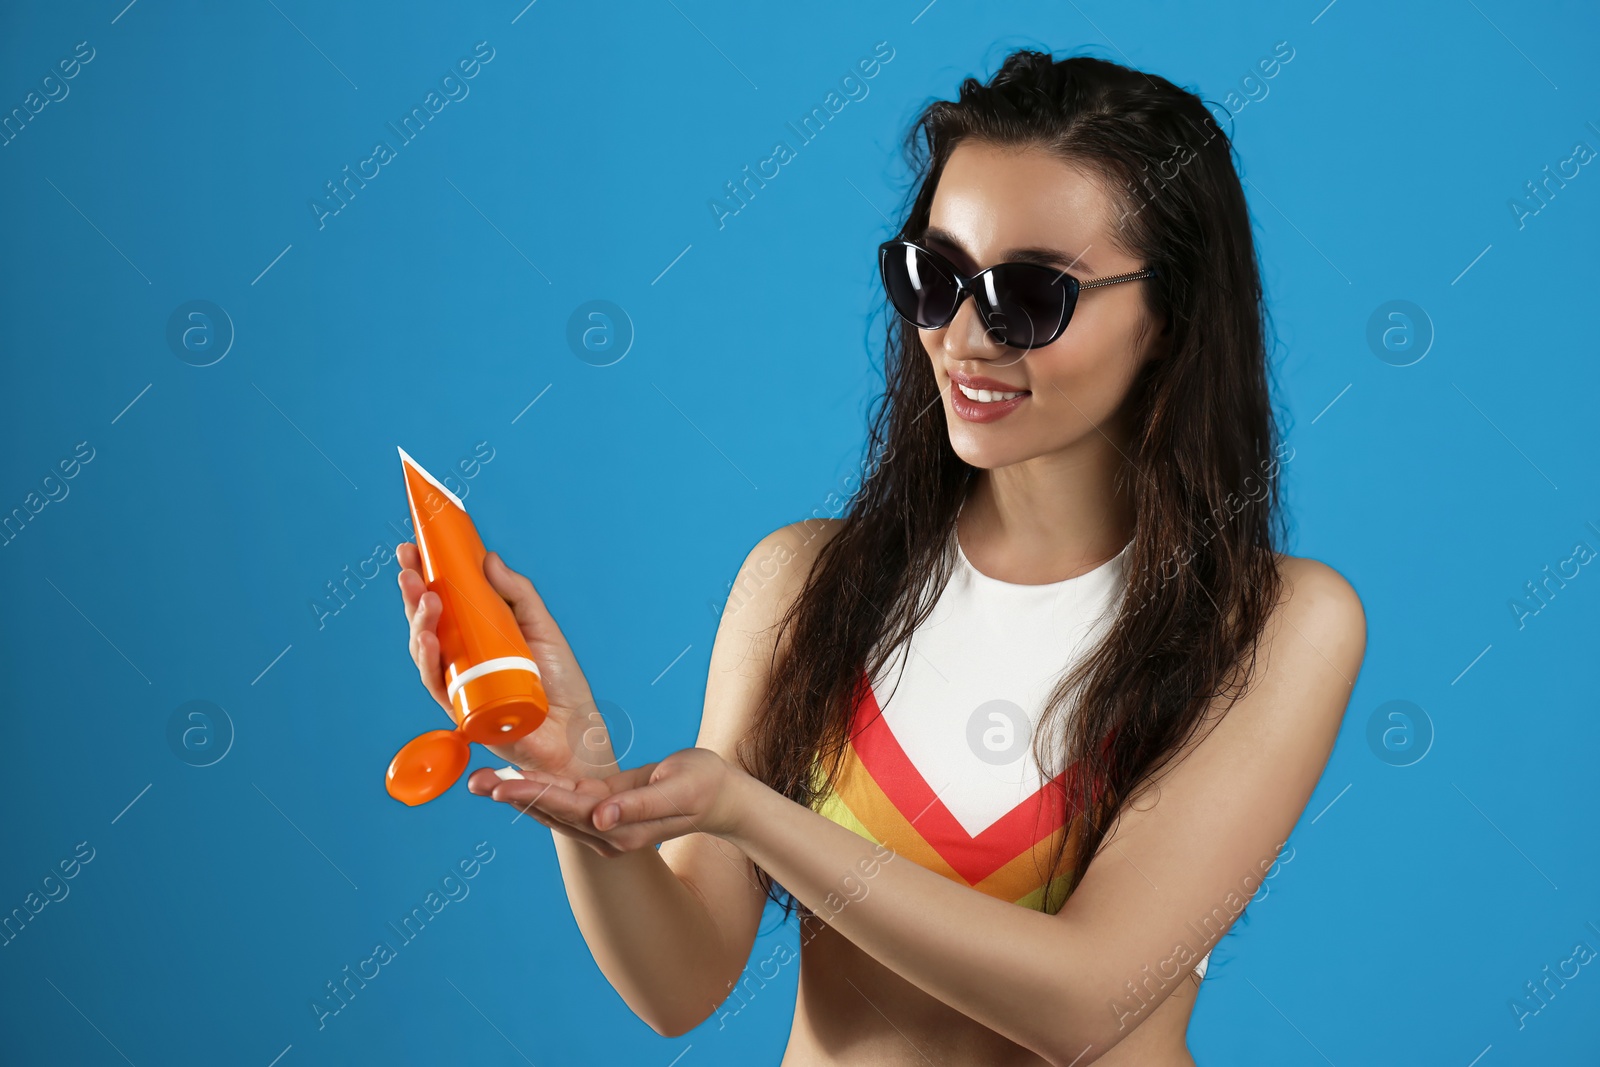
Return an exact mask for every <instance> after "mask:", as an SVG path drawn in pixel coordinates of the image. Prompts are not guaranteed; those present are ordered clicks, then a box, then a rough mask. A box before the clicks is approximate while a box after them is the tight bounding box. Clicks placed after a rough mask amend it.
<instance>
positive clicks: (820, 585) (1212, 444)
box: [741, 49, 1287, 916]
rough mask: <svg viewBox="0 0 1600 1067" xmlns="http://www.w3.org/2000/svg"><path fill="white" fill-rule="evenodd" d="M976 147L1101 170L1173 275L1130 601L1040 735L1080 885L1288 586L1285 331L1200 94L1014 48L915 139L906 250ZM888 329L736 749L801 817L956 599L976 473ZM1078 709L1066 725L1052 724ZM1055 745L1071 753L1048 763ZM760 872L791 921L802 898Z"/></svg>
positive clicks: (1142, 465) (1145, 430) (1124, 488)
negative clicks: (852, 733)
mask: <svg viewBox="0 0 1600 1067" xmlns="http://www.w3.org/2000/svg"><path fill="white" fill-rule="evenodd" d="M969 138H970V139H972V140H973V141H976V142H982V143H986V144H993V145H997V146H1002V147H1022V146H1036V147H1042V148H1045V149H1048V150H1050V151H1052V152H1054V153H1056V154H1057V155H1058V156H1059V157H1061V158H1064V159H1067V160H1069V161H1071V162H1073V163H1075V164H1077V165H1080V166H1085V167H1087V168H1089V169H1091V171H1092V172H1093V173H1095V174H1096V175H1097V176H1099V177H1100V178H1101V179H1102V180H1103V182H1104V183H1105V187H1106V188H1107V189H1108V190H1110V191H1111V192H1112V193H1113V195H1114V196H1115V197H1116V201H1117V203H1118V205H1119V207H1120V208H1121V209H1122V214H1121V216H1120V219H1119V221H1118V225H1117V229H1116V237H1115V240H1116V241H1117V243H1118V244H1119V245H1121V246H1122V247H1123V249H1124V250H1125V251H1126V252H1128V254H1129V255H1131V256H1134V257H1136V259H1137V261H1138V262H1139V263H1141V264H1142V265H1144V266H1147V267H1153V268H1155V270H1156V271H1157V272H1158V275H1159V277H1158V278H1156V279H1153V280H1149V281H1146V282H1144V283H1143V284H1142V285H1141V286H1140V288H1141V290H1142V291H1143V292H1144V293H1145V294H1146V300H1147V305H1148V308H1149V310H1150V312H1151V313H1152V321H1154V322H1161V321H1163V320H1166V321H1167V322H1168V323H1169V324H1170V327H1169V328H1170V330H1171V331H1172V335H1171V339H1170V340H1171V346H1170V349H1169V350H1168V354H1167V355H1166V356H1164V357H1163V358H1158V359H1153V360H1150V361H1149V362H1148V363H1147V364H1146V365H1145V366H1144V368H1143V370H1142V371H1141V372H1140V375H1139V376H1138V377H1137V378H1136V380H1135V381H1134V383H1133V385H1132V387H1131V389H1130V392H1129V395H1128V397H1127V398H1126V401H1125V403H1126V404H1127V405H1129V408H1128V413H1129V415H1130V416H1131V418H1130V425H1131V426H1133V427H1134V432H1133V442H1132V448H1131V453H1129V454H1126V460H1127V462H1126V463H1125V464H1124V465H1123V468H1122V470H1121V471H1120V473H1119V475H1118V478H1119V483H1118V491H1119V492H1127V493H1128V494H1130V497H1131V499H1132V500H1133V501H1134V503H1135V516H1136V520H1135V521H1136V529H1135V533H1134V537H1133V541H1132V544H1131V546H1130V547H1129V548H1128V550H1127V553H1126V556H1125V567H1126V573H1127V575H1128V576H1129V582H1128V587H1127V590H1126V593H1125V595H1124V596H1123V597H1122V599H1121V603H1120V607H1119V608H1118V611H1117V614H1116V615H1115V617H1114V619H1112V620H1111V623H1110V626H1109V629H1108V630H1107V631H1106V632H1105V636H1104V638H1103V639H1102V640H1101V641H1100V642H1099V644H1098V645H1097V646H1096V647H1095V648H1094V649H1093V650H1092V653H1091V654H1090V655H1089V656H1087V657H1086V658H1085V659H1083V660H1082V661H1080V662H1079V663H1078V665H1077V666H1076V667H1075V668H1074V669H1073V670H1072V671H1071V672H1070V674H1069V675H1067V676H1065V677H1063V678H1062V679H1061V681H1060V682H1059V684H1058V685H1057V686H1056V688H1055V690H1054V692H1053V693H1052V694H1051V697H1050V700H1049V702H1048V704H1047V707H1046V711H1045V716H1046V718H1045V720H1044V721H1041V722H1040V724H1039V726H1038V728H1037V729H1036V731H1035V734H1034V757H1035V758H1036V759H1037V760H1038V761H1039V766H1040V768H1041V770H1043V771H1044V772H1045V773H1044V778H1045V779H1046V781H1053V776H1054V775H1055V774H1057V773H1059V770H1060V769H1061V768H1064V767H1070V768H1072V770H1071V772H1070V773H1068V774H1066V775H1064V776H1062V777H1063V778H1064V781H1060V782H1056V783H1055V785H1054V786H1053V787H1054V788H1059V789H1060V790H1061V791H1062V792H1063V793H1064V794H1066V795H1065V796H1064V797H1063V798H1062V799H1063V801H1064V802H1065V805H1066V810H1067V811H1068V812H1069V813H1071V815H1072V818H1071V819H1070V823H1071V830H1070V832H1069V833H1064V834H1062V835H1061V836H1060V846H1059V848H1058V849H1057V850H1056V862H1055V864H1053V865H1052V866H1051V868H1050V870H1051V872H1052V873H1056V872H1061V873H1067V872H1070V875H1071V877H1070V879H1068V880H1067V888H1068V892H1069V893H1070V891H1071V888H1073V887H1075V886H1076V885H1077V884H1078V883H1079V881H1081V879H1082V877H1083V874H1084V872H1085V870H1086V869H1087V868H1088V866H1089V863H1090V861H1091V860H1092V859H1093V857H1094V855H1095V853H1096V852H1097V850H1098V849H1099V848H1100V846H1101V844H1102V843H1103V841H1104V839H1105V836H1106V834H1107V833H1108V831H1109V829H1110V825H1111V824H1110V819H1111V817H1113V816H1114V814H1115V813H1117V812H1119V811H1120V810H1121V809H1122V808H1123V806H1124V805H1125V803H1126V802H1127V800H1128V799H1129V798H1130V797H1132V796H1133V795H1135V794H1136V793H1137V792H1138V790H1139V788H1140V787H1141V786H1142V785H1143V784H1144V783H1146V782H1147V781H1148V780H1149V779H1151V778H1152V777H1153V776H1154V775H1155V774H1156V773H1157V772H1158V771H1160V770H1161V769H1162V768H1163V767H1165V766H1166V765H1167V764H1168V763H1169V762H1170V761H1171V759H1172V757H1173V756H1174V754H1175V753H1176V752H1178V751H1179V750H1180V749H1182V748H1183V746H1184V744H1185V743H1186V742H1187V741H1189V740H1190V739H1192V738H1193V737H1194V736H1196V733H1197V731H1198V729H1199V727H1200V726H1201V724H1202V722H1204V721H1206V718H1207V716H1206V712H1207V709H1208V707H1209V706H1211V705H1212V703H1213V701H1214V700H1215V699H1216V698H1218V697H1222V698H1224V703H1223V705H1222V706H1223V707H1226V706H1227V705H1229V704H1231V703H1232V701H1233V700H1236V699H1237V698H1238V696H1239V695H1241V694H1242V693H1243V691H1244V688H1245V686H1246V684H1247V683H1248V681H1249V679H1250V676H1251V675H1252V674H1253V673H1254V663H1255V649H1256V642H1257V639H1258V637H1259V636H1260V634H1261V631H1262V629H1263V627H1264V624H1265V622H1266V619H1267V617H1268V614H1269V613H1270V611H1271V609H1272V607H1273V606H1274V605H1275V604H1276V603H1277V601H1278V598H1279V596H1280V594H1281V592H1282V577H1281V575H1280V574H1279V572H1278V563H1277V558H1276V555H1275V552H1276V547H1275V546H1276V545H1277V544H1281V543H1284V541H1285V540H1286V538H1287V529H1286V528H1285V527H1284V519H1283V516H1282V511H1281V508H1280V499H1279V497H1280V494H1279V488H1278V477H1277V474H1278V468H1279V459H1280V456H1281V455H1282V451H1281V448H1280V441H1279V434H1278V428H1277V425H1276V422H1275V420H1274V417H1273V411H1272V407H1271V402H1270V397H1269V381H1268V373H1269V367H1268V359H1267V350H1266V341H1265V338H1266V335H1267V331H1266V329H1265V325H1266V320H1267V317H1268V316H1267V309H1266V306H1265V304H1264V301H1263V299H1262V292H1261V280H1260V275H1259V273H1258V269H1257V265H1256V255H1255V246H1254V242H1253V240H1252V235H1251V229H1250V216H1249V210H1248V207H1247V206H1246V203H1245V198H1244V192H1243V190H1242V189H1241V187H1240V182H1239V176H1238V174H1237V172H1236V170H1235V166H1234V162H1233V156H1232V144H1231V142H1230V140H1229V138H1228V137H1227V136H1226V135H1225V134H1224V133H1223V132H1222V130H1221V128H1220V127H1219V126H1218V124H1217V122H1216V120H1215V118H1214V117H1213V115H1212V113H1211V111H1210V110H1208V108H1207V106H1206V105H1205V104H1204V103H1203V102H1202V101H1201V99H1200V98H1199V97H1197V96H1195V95H1194V94H1192V93H1190V92H1187V91H1185V90H1183V89H1180V88H1178V87H1177V86H1176V85H1174V84H1172V83H1171V82H1169V81H1167V80H1166V79H1164V78H1160V77H1157V76H1155V75H1151V74H1145V73H1143V72H1140V71H1137V70H1132V69H1129V68H1128V67H1124V66H1121V65H1119V64H1116V63H1112V62H1109V61H1106V60H1103V59H1098V58H1092V57H1088V56H1071V57H1067V58H1063V59H1060V60H1055V59H1053V58H1052V57H1051V56H1050V55H1049V54H1048V53H1045V52H1039V51H1034V50H1029V49H1021V50H1018V51H1015V52H1013V53H1011V54H1010V55H1009V56H1007V57H1006V59H1005V61H1004V63H1003V64H1002V65H1001V67H1000V69H999V71H998V72H997V73H996V74H995V75H994V76H993V77H992V78H991V79H990V80H989V82H988V83H987V84H985V83H983V82H980V81H979V80H978V79H976V78H968V79H966V80H964V81H963V82H962V84H961V89H960V94H959V98H958V99H957V100H955V101H953V102H952V101H945V100H938V101H934V102H933V103H931V104H929V105H928V106H927V107H926V108H924V109H923V111H922V112H921V114H920V116H919V117H918V119H917V120H916V122H915V124H914V125H913V127H912V128H911V129H910V130H909V131H908V133H907V135H906V138H905V143H904V152H905V157H906V159H907V161H908V162H909V163H910V165H911V169H912V172H913V175H914V179H913V182H912V187H911V191H910V193H909V197H908V200H909V203H908V206H907V207H906V210H905V214H904V218H905V222H904V225H903V226H901V228H900V231H899V234H898V235H897V236H898V237H900V238H902V239H906V240H916V239H917V238H919V237H920V236H921V234H922V233H923V231H924V230H925V229H926V227H927V225H928V220H929V209H930V206H931V204H932V201H933V194H934V190H935V188H936V186H937V185H938V182H939V177H940V175H941V173H942V172H943V170H944V166H945V163H946V162H947V161H948V160H949V158H950V154H951V151H952V150H953V149H954V148H955V146H956V145H957V144H959V143H961V142H962V141H964V140H967V139H969ZM886 319H887V321H888V331H887V338H886V355H885V365H884V375H885V380H886V389H885V393H884V395H883V397H882V398H881V401H880V402H879V404H878V406H877V408H876V409H875V411H874V413H873V415H872V419H871V428H870V437H869V442H868V444H869V447H868V453H867V455H868V462H867V465H866V469H867V470H868V471H869V472H870V473H869V475H868V476H867V477H866V478H865V479H864V480H863V483H862V485H861V487H860V489H859V491H858V492H857V493H856V494H855V495H854V496H853V497H852V498H851V500H850V502H849V505H848V507H847V508H846V510H845V512H844V515H843V516H842V519H843V521H842V523H840V524H839V526H838V528H837V530H836V531H834V532H833V536H832V537H831V538H830V539H828V540H827V541H826V543H825V544H824V545H823V546H822V548H821V549H820V550H819V552H818V554H817V557H816V559H815V562H814V563H813V565H812V568H811V570H810V572H809V574H808V576H807V578H806V580H805V583H804V585H803V588H802V589H801V591H800V593H799V594H798V596H797V598H796V599H795V600H794V602H793V603H792V604H791V605H790V607H789V609H788V611H787V612H786V614H785V615H784V617H783V618H782V619H781V620H780V621H779V623H778V624H777V625H778V627H779V644H780V646H781V644H782V637H783V635H784V631H785V630H787V629H790V628H792V631H793V632H792V634H791V635H790V642H789V646H788V651H787V654H786V655H784V656H782V657H776V658H775V662H774V664H773V666H772V670H771V672H770V676H769V682H768V687H767V692H766V698H765V701H764V703H763V706H762V708H761V710H760V712H759V713H758V717H757V720H756V722H755V724H754V726H753V728H752V731H751V733H750V735H749V736H748V738H747V739H746V740H745V743H744V745H743V746H742V748H741V759H742V760H743V761H744V762H745V764H746V766H747V767H748V768H749V770H750V772H751V773H752V774H753V775H754V776H755V777H757V778H758V779H759V780H761V781H764V782H765V783H767V784H768V785H769V786H771V787H772V788H773V789H775V790H777V791H779V792H781V793H782V794H783V795H785V796H787V797H789V798H790V799H792V800H795V801H797V802H798V803H801V804H805V805H807V806H815V805H816V803H817V802H818V801H819V800H820V799H821V796H822V795H823V794H822V792H821V791H820V790H819V789H818V788H817V787H816V781H815V780H814V778H813V770H814V769H813V761H816V762H817V765H818V766H819V767H821V768H822V769H823V770H824V772H825V775H826V780H827V782H829V783H831V782H832V780H833V779H834V777H835V775H836V773H837V772H838V770H839V767H840V760H841V757H842V755H843V750H844V743H845V741H846V738H847V736H848V731H849V726H850V719H851V715H852V713H853V710H854V707H853V704H854V698H855V696H856V694H857V686H858V684H859V683H860V682H861V680H862V678H863V674H864V673H865V675H866V676H868V677H876V676H877V674H878V671H879V670H880V669H881V668H882V667H883V666H884V665H885V663H886V662H887V660H888V659H889V657H890V656H892V655H896V654H898V652H899V650H900V647H901V644H902V642H904V641H906V640H908V639H909V637H910V635H911V633H912V631H913V630H914V629H915V627H916V626H917V625H919V624H920V623H921V622H922V621H923V620H924V619H925V618H926V617H927V615H928V613H929V612H930V611H931V610H932V608H933V605H934V602H935V600H936V599H937V597H938V594H939V593H940V591H941V590H942V589H943V588H944V586H945V583H946V581H947V580H948V578H949V576H950V573H951V569H952V567H953V566H954V553H953V550H952V544H953V538H952V531H953V529H954V524H955V518H956V513H957V511H958V510H959V508H960V506H961V504H962V502H963V500H964V499H965V497H966V493H967V491H968V488H969V485H970V483H971V480H972V478H973V477H974V476H975V473H976V468H974V467H972V466H970V465H969V464H967V463H966V462H965V461H963V460H962V459H961V458H960V457H958V456H957V455H956V453H955V452H954V450H953V449H952V448H951V446H950V442H949V437H948V431H947V428H946V426H945V420H944V418H943V417H942V412H943V409H942V405H940V412H939V413H938V414H934V413H932V412H929V410H928V409H929V408H931V407H934V406H936V405H939V402H940V394H939V390H938V387H937V385H936V383H935V379H934V376H933V371H932V368H931V366H930V359H929V357H928V353H927V351H926V349H924V347H923V345H922V342H921V339H920V337H919V336H918V334H917V331H916V330H915V329H914V328H908V327H906V326H905V325H904V324H903V323H902V322H901V320H900V319H899V318H898V316H895V315H893V314H889V315H887V316H886ZM924 412H927V414H926V416H925V417H919V416H922V415H923V413H924ZM1063 658H1065V650H1063ZM1074 698H1076V709H1075V710H1073V707H1072V705H1073V703H1074ZM1069 712H1070V721H1069V723H1068V729H1067V730H1066V731H1064V732H1062V733H1054V734H1053V733H1052V731H1051V730H1049V729H1047V728H1046V727H1047V725H1048V724H1049V722H1050V718H1051V717H1053V716H1060V715H1067V714H1068V713H1069ZM1052 736H1054V737H1055V738H1056V739H1057V740H1056V743H1057V744H1060V745H1062V746H1063V747H1064V748H1065V751H1064V752H1063V751H1056V752H1049V751H1043V749H1045V748H1046V746H1045V745H1044V744H1043V742H1044V741H1045V740H1046V739H1047V738H1050V737H1052ZM1062 738H1064V739H1065V740H1064V741H1063V740H1061V739H1062ZM1069 849H1070V850H1071V852H1072V853H1073V855H1072V856H1071V858H1070V860H1069V861H1067V862H1065V863H1064V862H1063V854H1064V853H1066V852H1067V851H1068V850H1069ZM757 873H758V877H759V878H760V879H761V884H762V886H763V888H764V889H765V890H766V892H767V894H768V895H769V896H770V897H771V898H772V899H773V900H774V901H775V902H776V903H780V904H782V905H783V908H784V915H785V916H787V915H788V914H789V912H790V910H791V909H792V908H793V907H794V906H795V905H796V904H798V903H799V902H798V901H797V900H796V899H795V898H794V897H793V896H792V895H791V894H789V893H788V891H787V890H783V889H782V887H781V886H779V885H777V884H776V883H775V882H774V881H773V880H772V879H771V877H770V876H768V875H767V874H766V872H764V871H760V870H759V869H758V872H757ZM1046 881H1047V882H1048V879H1046ZM1061 900H1064V898H1061V899H1058V900H1054V901H1052V900H1046V901H1044V902H1042V904H1041V907H1042V908H1043V909H1044V910H1048V911H1055V910H1058V909H1059V907H1060V903H1061ZM802 911H809V909H804V908H803V906H802Z"/></svg>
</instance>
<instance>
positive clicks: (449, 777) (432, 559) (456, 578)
mask: <svg viewBox="0 0 1600 1067" xmlns="http://www.w3.org/2000/svg"><path fill="white" fill-rule="evenodd" d="M399 452H400V462H401V466H402V467H403V468H404V471H405V477H406V497H407V500H408V501H409V503H410V506H411V524H412V528H413V529H414V530H415V531H416V539H417V549H418V550H419V552H420V554H421V556H422V570H423V579H424V580H425V581H426V582H427V587H428V588H429V589H431V590H433V591H434V592H435V593H437V594H438V595H439V599H440V601H441V602H442V604H443V610H442V612H441V613H440V616H439V626H438V636H439V656H440V659H441V661H442V662H443V666H444V678H445V693H446V696H447V698H448V699H449V702H450V717H451V718H452V719H454V720H455V722H456V730H455V731H447V730H436V731H433V732H432V733H429V734H424V735H422V736H421V737H419V738H416V739H415V740H413V741H412V742H411V743H410V744H408V745H407V746H406V747H405V748H403V749H401V751H400V754H399V755H397V756H396V757H395V759H394V762H393V764H391V766H390V769H389V781H388V785H389V792H390V794H391V795H392V796H394V797H396V799H399V800H402V801H404V802H405V803H407V804H413V805H414V804H420V803H423V802H425V801H428V800H432V799H433V798H434V797H436V796H438V795H439V794H441V793H443V792H444V790H446V789H448V788H449V787H450V785H451V784H453V783H454V782H455V780H456V778H458V777H459V776H460V774H461V772H462V771H463V770H464V769H465V768H466V763H467V757H468V754H469V751H470V750H469V749H468V746H467V744H466V743H467V742H476V743H478V744H509V743H510V742H511V741H514V740H516V739H517V738H519V737H522V736H524V735H526V734H528V733H531V732H532V731H533V730H535V729H537V728H538V726H539V724H540V723H541V722H543V721H544V718H545V715H546V714H547V712H548V711H549V706H550V705H549V700H548V699H547V698H546V696H545V692H544V685H543V682H542V680H541V678H540V675H539V665H538V664H537V663H536V662H534V659H533V654H532V652H531V651H530V650H529V648H528V644H527V642H526V641H525V640H524V639H523V637H522V631H521V628H520V627H518V625H517V620H516V618H515V617H514V616H513V615H512V613H511V606H510V605H509V604H507V603H506V602H505V600H504V599H502V598H501V596H500V594H499V593H497V592H495V591H494V587H493V586H491V585H490V584H489V580H488V578H486V577H485V576H484V573H483V561H484V557H485V556H487V555H488V552H487V550H486V549H485V548H484V546H483V540H482V539H481V538H480V537H479V536H478V530H477V527H476V526H474V525H473V522H472V519H470V518H469V517H468V516H467V509H466V507H465V506H464V505H463V504H462V503H461V500H460V498H459V497H457V496H456V495H455V494H454V493H452V492H451V491H450V490H448V489H446V488H445V487H444V485H443V484H441V483H440V482H439V480H438V479H436V478H434V477H433V476H432V475H431V474H429V473H428V472H427V471H425V470H423V468H422V467H421V465H420V464H418V463H417V462H416V460H414V459H412V458H411V457H410V456H408V455H407V454H406V451H405V449H403V448H402V449H400V450H399ZM452 734H455V735H456V736H451V735H452Z"/></svg>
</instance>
